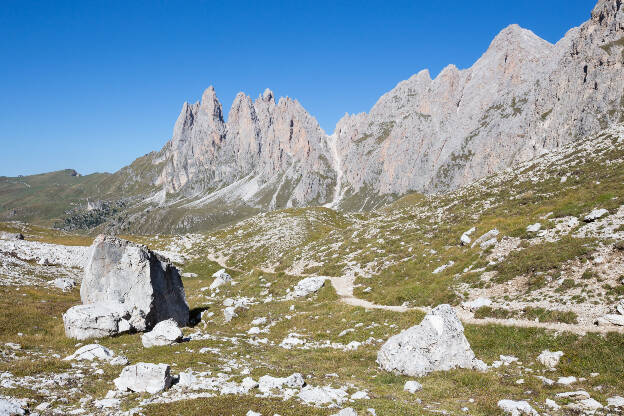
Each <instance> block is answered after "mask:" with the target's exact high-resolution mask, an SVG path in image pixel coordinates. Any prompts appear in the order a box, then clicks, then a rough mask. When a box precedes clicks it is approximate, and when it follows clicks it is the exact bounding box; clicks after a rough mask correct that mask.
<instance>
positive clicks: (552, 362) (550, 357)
mask: <svg viewBox="0 0 624 416" xmlns="http://www.w3.org/2000/svg"><path fill="white" fill-rule="evenodd" d="M561 357H563V351H555V352H552V351H549V350H544V351H542V352H541V354H540V355H538V356H537V361H539V362H540V363H542V365H544V366H546V367H548V368H555V367H556V366H557V364H559V360H560V359H561Z"/></svg>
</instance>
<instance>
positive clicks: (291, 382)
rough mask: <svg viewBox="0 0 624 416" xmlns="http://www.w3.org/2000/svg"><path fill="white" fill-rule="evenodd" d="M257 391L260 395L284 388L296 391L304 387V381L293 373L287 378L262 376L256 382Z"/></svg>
mask: <svg viewBox="0 0 624 416" xmlns="http://www.w3.org/2000/svg"><path fill="white" fill-rule="evenodd" d="M257 384H258V389H259V390H260V391H261V392H262V393H270V392H271V390H274V389H282V388H283V387H284V386H286V387H289V388H292V389H298V388H301V387H303V386H305V380H304V379H303V376H302V375H301V374H300V373H293V374H291V375H290V376H288V377H273V376H269V375H264V376H262V377H260V379H259V380H258V383H257Z"/></svg>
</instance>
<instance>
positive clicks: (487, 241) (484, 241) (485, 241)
mask: <svg viewBox="0 0 624 416" xmlns="http://www.w3.org/2000/svg"><path fill="white" fill-rule="evenodd" d="M499 234H500V231H498V230H497V229H496V228H494V229H492V230H490V231H488V232H487V233H485V234H483V235H482V236H481V237H479V238H477V239H476V240H475V241H474V243H472V245H471V246H470V247H474V246H476V245H478V246H479V247H481V249H483V250H485V249H486V248H487V247H489V246H491V245H493V244H496V237H498V235H499ZM492 242H493V244H492Z"/></svg>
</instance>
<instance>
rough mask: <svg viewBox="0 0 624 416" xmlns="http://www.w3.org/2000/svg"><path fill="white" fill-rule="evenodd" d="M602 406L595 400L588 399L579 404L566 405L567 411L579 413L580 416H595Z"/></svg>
mask: <svg viewBox="0 0 624 416" xmlns="http://www.w3.org/2000/svg"><path fill="white" fill-rule="evenodd" d="M602 407H603V406H602V404H600V402H598V401H597V400H595V399H592V398H591V397H590V398H587V399H583V400H579V401H578V402H577V403H568V405H566V408H567V409H570V410H572V411H574V412H578V413H580V414H590V415H593V414H594V413H595V412H596V410H598V409H602Z"/></svg>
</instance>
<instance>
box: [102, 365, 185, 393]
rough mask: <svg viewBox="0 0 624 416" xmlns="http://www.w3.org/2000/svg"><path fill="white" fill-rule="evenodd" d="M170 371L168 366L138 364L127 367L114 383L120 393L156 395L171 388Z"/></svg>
mask: <svg viewBox="0 0 624 416" xmlns="http://www.w3.org/2000/svg"><path fill="white" fill-rule="evenodd" d="M170 371H171V369H170V367H169V366H168V365H167V364H151V363H138V364H135V365H130V366H127V367H125V368H124V369H123V370H122V371H121V375H120V376H119V377H118V378H116V379H115V380H113V382H114V383H115V386H116V387H117V389H118V390H120V391H128V390H130V391H134V392H136V393H141V392H147V393H151V394H155V393H158V392H159V391H163V390H166V389H168V388H169V387H171V382H172V381H173V378H172V377H171V374H170Z"/></svg>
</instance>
